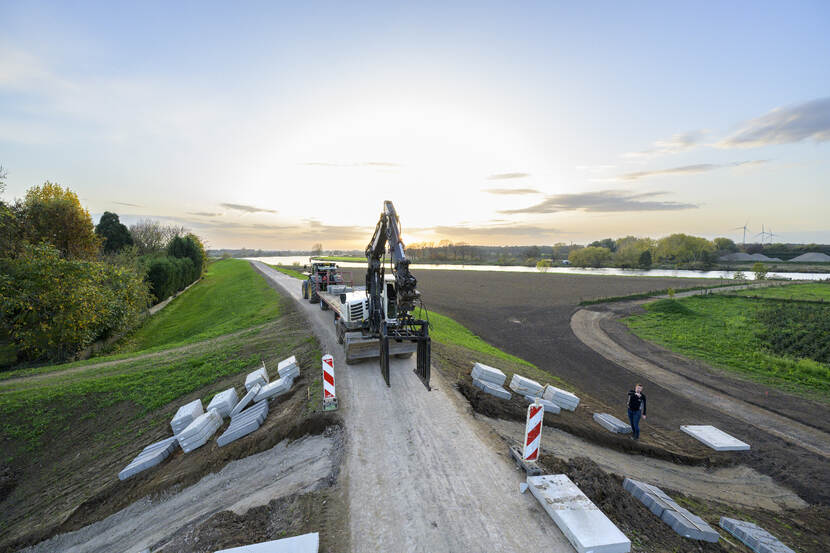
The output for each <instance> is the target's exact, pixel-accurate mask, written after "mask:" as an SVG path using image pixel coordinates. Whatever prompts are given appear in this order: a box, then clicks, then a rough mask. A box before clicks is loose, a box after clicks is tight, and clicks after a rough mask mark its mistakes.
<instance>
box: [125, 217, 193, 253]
mask: <svg viewBox="0 0 830 553" xmlns="http://www.w3.org/2000/svg"><path fill="white" fill-rule="evenodd" d="M187 233H188V230H187V229H186V228H184V227H182V226H176V225H162V224H161V223H160V222H158V221H156V220H154V219H141V220H140V221H138V222H137V223H136V224H134V225H132V226H130V234H131V235H132V237H133V243H134V244H135V246H136V247H137V248H138V252H139V253H140V254H142V255H145V254H152V253H160V252H162V251H164V249H165V248H166V247H167V244H169V243H170V241H171V240H172V239H173V238H175V237H176V236H184V235H186V234H187Z"/></svg>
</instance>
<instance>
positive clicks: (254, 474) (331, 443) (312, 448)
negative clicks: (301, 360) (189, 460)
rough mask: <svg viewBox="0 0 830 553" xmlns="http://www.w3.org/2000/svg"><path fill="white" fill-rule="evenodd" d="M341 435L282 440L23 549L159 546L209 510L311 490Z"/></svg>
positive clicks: (333, 460)
mask: <svg viewBox="0 0 830 553" xmlns="http://www.w3.org/2000/svg"><path fill="white" fill-rule="evenodd" d="M338 439H342V437H341V436H337V435H333V436H329V437H326V436H320V435H317V436H308V437H306V438H303V439H300V440H297V441H294V442H291V444H289V445H286V442H281V443H280V444H278V445H277V446H275V447H273V448H272V449H270V450H268V451H263V452H262V453H258V454H256V455H251V456H250V457H246V458H244V459H240V460H238V461H233V462H231V463H229V464H228V465H226V466H225V467H224V468H223V469H222V470H221V471H219V472H218V473H216V474H210V475H208V476H206V477H204V478H203V479H202V480H200V481H199V482H198V483H197V484H194V485H193V486H190V487H188V488H185V489H184V490H182V491H180V492H178V493H171V494H170V495H169V496H168V497H164V498H161V499H157V500H155V501H153V500H150V499H149V498H146V497H145V498H144V499H141V500H139V501H137V502H135V503H133V504H132V505H130V506H129V507H127V508H126V509H123V510H121V511H119V512H117V513H115V514H114V515H111V516H109V517H107V518H105V519H104V520H102V521H100V522H96V523H94V524H90V525H89V526H85V527H84V528H82V529H80V530H78V531H76V532H69V533H66V534H60V535H58V536H55V537H54V538H51V539H49V540H46V541H43V542H41V543H39V544H37V545H35V546H33V547H29V548H26V549H24V550H22V551H23V552H26V553H40V552H44V553H47V552H52V551H62V552H66V553H73V552H74V553H78V552H84V553H108V552H111V551H124V552H138V551H142V550H143V549H145V548H149V547H153V546H156V545H161V544H163V542H164V540H165V539H167V538H169V537H170V536H171V535H172V534H173V533H174V532H175V531H176V530H178V529H179V528H180V527H182V526H184V525H186V524H188V523H190V522H192V521H195V520H199V519H204V518H207V517H209V516H210V515H212V514H214V513H218V512H220V511H224V510H231V511H234V512H237V513H241V512H244V511H247V510H248V509H250V508H251V507H255V506H258V505H266V504H268V502H269V501H270V500H272V499H274V498H279V497H285V496H289V495H291V494H294V493H305V492H308V491H311V490H314V489H316V488H317V487H318V486H319V485H320V484H321V483H322V482H324V481H326V480H327V479H329V478H330V477H331V475H332V473H333V472H334V471H335V470H336V467H337V464H338V459H337V455H336V453H335V452H336V451H337V450H338V448H337V447H335V441H336V440H338Z"/></svg>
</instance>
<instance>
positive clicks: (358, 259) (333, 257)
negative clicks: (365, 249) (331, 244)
mask: <svg viewBox="0 0 830 553" xmlns="http://www.w3.org/2000/svg"><path fill="white" fill-rule="evenodd" d="M311 259H315V260H317V261H351V262H354V263H365V262H366V258H365V257H354V256H338V255H322V256H318V257H312V258H311Z"/></svg>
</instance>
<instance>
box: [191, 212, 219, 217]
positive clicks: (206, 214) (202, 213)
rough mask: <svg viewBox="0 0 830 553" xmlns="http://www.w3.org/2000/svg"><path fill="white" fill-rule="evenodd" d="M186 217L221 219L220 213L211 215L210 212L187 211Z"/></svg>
mask: <svg viewBox="0 0 830 553" xmlns="http://www.w3.org/2000/svg"><path fill="white" fill-rule="evenodd" d="M187 214H188V215H196V216H198V217H221V216H222V214H221V213H213V212H211V211H188V212H187Z"/></svg>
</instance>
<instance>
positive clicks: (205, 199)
mask: <svg viewBox="0 0 830 553" xmlns="http://www.w3.org/2000/svg"><path fill="white" fill-rule="evenodd" d="M391 6H392V3H390V2H377V3H373V2H359V3H349V2H331V3H326V2H284V3H280V2H262V3H257V2H239V3H236V2H222V3H214V4H211V3H207V2H158V3H155V2H141V3H133V4H126V3H118V2H101V3H86V2H54V3H41V2H28V1H27V2H8V1H3V0H0V21H2V22H3V24H2V29H3V30H2V33H0V164H1V165H2V166H3V167H4V168H5V169H6V171H7V173H8V178H7V188H6V191H5V194H4V199H5V200H10V199H13V198H16V197H20V196H22V195H23V194H24V193H25V190H26V189H27V188H29V187H30V186H33V185H36V184H41V183H42V182H43V181H45V180H50V181H53V182H55V181H56V182H59V183H61V184H63V185H65V186H69V187H70V188H71V189H72V190H73V191H75V192H77V193H78V195H79V197H80V198H81V200H82V203H83V204H84V205H85V206H87V207H88V209H89V211H90V213H92V214H93V216H94V217H95V218H97V217H98V216H100V214H101V213H103V212H104V211H114V212H116V213H118V214H119V215H120V216H121V218H122V220H123V221H124V222H126V223H128V224H129V223H131V222H134V221H136V220H137V219H139V218H154V219H159V220H162V221H164V222H171V223H177V224H182V225H184V226H186V227H188V228H190V229H192V230H193V231H194V232H196V233H197V234H199V235H201V236H203V237H204V238H205V239H206V240H207V242H208V243H209V245H210V246H211V247H215V248H219V247H243V246H246V247H251V248H270V249H288V248H292V249H293V248H296V249H307V248H309V247H311V245H312V244H313V243H315V242H321V243H322V244H323V246H324V248H326V249H329V248H362V247H364V246H365V244H366V242H367V241H368V239H369V237H370V234H371V231H372V229H373V227H374V224H375V222H376V221H377V218H378V215H379V213H380V209H381V207H382V203H383V200H386V199H389V200H392V201H394V203H395V205H396V207H397V209H398V212H399V214H400V215H401V219H402V221H403V224H404V237H405V239H406V240H407V241H409V242H415V241H424V240H427V241H431V240H435V241H437V240H441V239H450V240H453V241H465V242H469V243H474V244H552V243H554V242H576V243H584V242H586V241H591V240H594V239H599V238H603V237H606V236H615V237H616V236H623V235H628V234H634V235H639V236H646V235H648V236H652V237H659V236H663V235H666V234H669V233H673V232H686V233H692V234H697V235H703V236H707V237H710V238H711V237H715V236H730V237H732V238H733V239H735V240H740V238H741V233H742V231H740V230H735V227H739V226H742V225H743V224H744V223H745V222H746V221H748V225H749V227H750V231H751V235H755V234H757V233H758V232H760V231H761V225H762V224H763V225H764V226H765V228H766V229H772V232H774V233H775V234H776V235H777V237H776V238H775V241H798V242H825V243H827V242H830V32H828V29H830V3H828V2H826V1H819V2H814V3H812V2H777V3H766V2H729V3H724V2H714V1H712V2H705V1H704V2H687V3H683V4H680V3H667V2H653V3H649V2H635V3H624V2H607V3H606V2H598V3H582V2H539V3H523V2H493V3H489V2H434V3H433V2H418V3H417V4H415V3H412V4H410V5H406V6H403V5H401V6H398V7H396V8H393V7H391Z"/></svg>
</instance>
